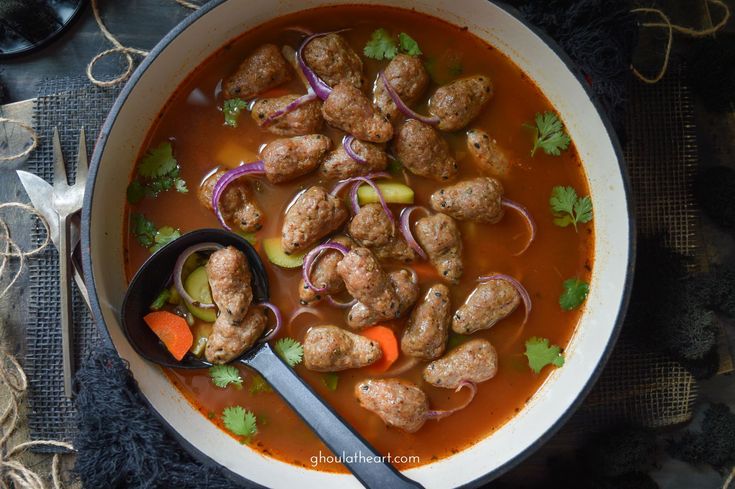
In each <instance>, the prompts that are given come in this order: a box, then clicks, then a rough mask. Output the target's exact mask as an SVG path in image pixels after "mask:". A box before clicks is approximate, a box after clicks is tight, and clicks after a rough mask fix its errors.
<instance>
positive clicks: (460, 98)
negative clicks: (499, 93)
mask: <svg viewBox="0 0 735 489" xmlns="http://www.w3.org/2000/svg"><path fill="white" fill-rule="evenodd" d="M492 96H493V84H492V82H491V81H490V78H488V77H486V76H482V75H477V76H471V77H467V78H461V79H459V80H455V81H453V82H452V83H450V84H448V85H444V86H442V87H439V89H437V91H436V92H434V95H433V96H432V97H431V100H430V101H429V112H431V114H432V115H434V116H436V117H438V118H439V126H438V127H439V129H441V130H442V131H457V130H459V129H462V128H463V127H465V126H466V125H467V124H469V123H470V121H472V119H474V118H475V117H477V114H479V113H480V111H481V110H482V106H483V105H485V103H486V102H487V101H488V100H490V99H491V98H492Z"/></svg>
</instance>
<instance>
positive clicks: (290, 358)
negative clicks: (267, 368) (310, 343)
mask: <svg viewBox="0 0 735 489" xmlns="http://www.w3.org/2000/svg"><path fill="white" fill-rule="evenodd" d="M275 350H276V353H278V355H279V356H280V357H281V358H283V361H284V362H286V363H287V364H288V365H289V366H291V367H295V366H296V365H298V364H299V363H301V360H302V359H303V358H304V347H303V346H301V343H299V342H298V341H296V340H295V339H293V338H281V339H280V340H278V341H276V345H275Z"/></svg>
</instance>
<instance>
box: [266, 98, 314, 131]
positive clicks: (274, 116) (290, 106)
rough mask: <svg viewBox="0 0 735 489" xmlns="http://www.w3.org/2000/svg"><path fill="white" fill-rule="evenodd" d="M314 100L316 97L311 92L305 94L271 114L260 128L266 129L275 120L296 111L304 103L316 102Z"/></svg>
mask: <svg viewBox="0 0 735 489" xmlns="http://www.w3.org/2000/svg"><path fill="white" fill-rule="evenodd" d="M316 99H317V96H316V94H315V93H313V92H309V93H307V94H305V95H302V96H300V97H299V98H297V99H296V100H294V101H293V102H291V103H290V104H288V105H287V106H285V107H284V108H282V109H279V110H277V111H275V112H273V113H272V114H271V115H269V116H268V117H266V118H265V119H264V120H263V123H262V124H261V126H262V127H268V126H270V125H271V124H272V123H273V121H275V120H276V119H280V118H281V117H283V116H284V115H286V114H288V113H289V112H293V111H294V110H296V109H298V108H299V107H301V106H302V105H304V104H305V103H308V102H311V101H312V100H316Z"/></svg>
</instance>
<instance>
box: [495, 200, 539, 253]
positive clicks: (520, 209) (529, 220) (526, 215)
mask: <svg viewBox="0 0 735 489" xmlns="http://www.w3.org/2000/svg"><path fill="white" fill-rule="evenodd" d="M500 204H501V205H502V206H503V207H507V208H509V209H513V210H514V211H516V212H517V213H519V214H520V215H521V217H523V219H524V220H525V221H526V224H527V225H528V230H529V231H530V234H531V235H530V236H529V238H528V241H526V246H524V247H523V249H522V250H521V251H519V252H518V253H514V254H513V256H518V255H522V254H523V253H525V251H526V250H527V249H528V247H529V246H531V243H533V240H534V239H536V221H534V220H533V217H532V216H531V213H530V212H529V211H528V209H526V207H525V206H523V205H521V204H519V203H518V202H515V201H513V200H510V199H506V198H505V197H503V198H502V199H500Z"/></svg>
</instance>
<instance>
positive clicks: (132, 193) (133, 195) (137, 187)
mask: <svg viewBox="0 0 735 489" xmlns="http://www.w3.org/2000/svg"><path fill="white" fill-rule="evenodd" d="M126 194H127V198H128V202H130V203H131V204H137V203H138V202H140V201H141V200H143V197H145V194H146V192H145V187H144V186H143V184H142V183H140V182H139V181H138V180H133V181H132V182H130V185H128V190H127V192H126Z"/></svg>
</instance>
